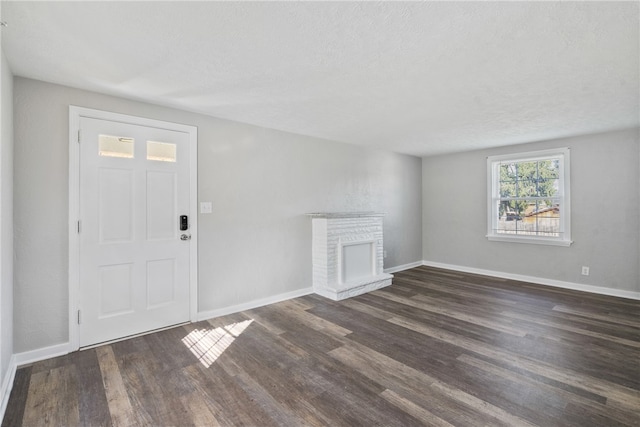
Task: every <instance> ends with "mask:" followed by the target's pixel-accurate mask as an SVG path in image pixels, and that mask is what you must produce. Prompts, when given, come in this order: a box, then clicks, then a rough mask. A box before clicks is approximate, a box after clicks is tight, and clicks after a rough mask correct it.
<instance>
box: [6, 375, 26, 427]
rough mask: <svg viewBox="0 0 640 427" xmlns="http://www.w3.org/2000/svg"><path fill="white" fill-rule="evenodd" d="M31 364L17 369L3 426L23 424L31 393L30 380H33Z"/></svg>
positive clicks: (9, 426)
mask: <svg viewBox="0 0 640 427" xmlns="http://www.w3.org/2000/svg"><path fill="white" fill-rule="evenodd" d="M31 371H32V367H31V366H25V367H23V368H20V369H18V370H17V371H16V376H15V378H14V380H13V389H12V390H11V395H10V396H9V401H8V402H7V409H6V411H5V413H4V419H3V420H2V427H12V426H20V425H22V419H23V417H24V411H25V405H24V403H25V402H26V400H27V396H28V393H29V382H30V381H31Z"/></svg>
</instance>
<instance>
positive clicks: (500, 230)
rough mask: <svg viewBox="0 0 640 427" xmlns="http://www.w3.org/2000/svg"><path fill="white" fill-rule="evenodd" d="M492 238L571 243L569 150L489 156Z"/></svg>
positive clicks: (560, 243) (490, 225)
mask: <svg viewBox="0 0 640 427" xmlns="http://www.w3.org/2000/svg"><path fill="white" fill-rule="evenodd" d="M487 166H488V181H489V182H488V191H489V220H488V229H489V230H488V233H487V238H488V239H489V240H496V241H505V242H519V243H539V244H545V245H560V246H569V245H570V244H571V243H572V242H571V233H570V230H571V228H570V204H569V149H568V148H560V149H555V150H545V151H537V152H533V153H521V154H515V155H504V156H492V157H489V158H488V159H487Z"/></svg>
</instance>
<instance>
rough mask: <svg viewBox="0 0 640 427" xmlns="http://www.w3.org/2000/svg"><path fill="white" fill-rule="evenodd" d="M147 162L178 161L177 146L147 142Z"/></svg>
mask: <svg viewBox="0 0 640 427" xmlns="http://www.w3.org/2000/svg"><path fill="white" fill-rule="evenodd" d="M147 160H157V161H160V162H175V161H176V144H170V143H167V142H156V141H147Z"/></svg>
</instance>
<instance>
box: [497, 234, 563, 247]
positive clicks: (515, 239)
mask: <svg viewBox="0 0 640 427" xmlns="http://www.w3.org/2000/svg"><path fill="white" fill-rule="evenodd" d="M487 239H489V240H490V241H492V242H510V243H529V244H534V245H548V246H565V247H567V246H571V244H572V243H573V241H572V240H561V239H549V238H544V237H525V236H501V235H496V234H489V235H487Z"/></svg>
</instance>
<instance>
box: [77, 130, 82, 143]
mask: <svg viewBox="0 0 640 427" xmlns="http://www.w3.org/2000/svg"><path fill="white" fill-rule="evenodd" d="M81 135H82V130H80V129H78V144H80V139H81Z"/></svg>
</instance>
